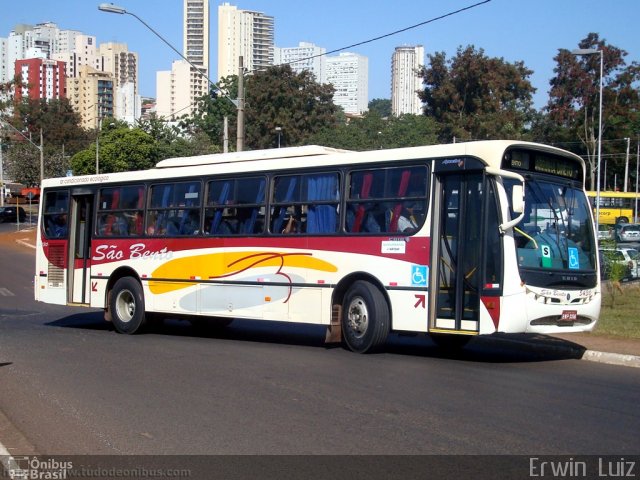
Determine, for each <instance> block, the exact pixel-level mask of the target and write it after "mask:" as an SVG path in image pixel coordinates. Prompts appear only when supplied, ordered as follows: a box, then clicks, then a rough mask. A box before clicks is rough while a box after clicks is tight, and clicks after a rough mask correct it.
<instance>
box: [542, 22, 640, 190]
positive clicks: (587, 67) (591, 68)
mask: <svg viewBox="0 0 640 480" xmlns="http://www.w3.org/2000/svg"><path fill="white" fill-rule="evenodd" d="M578 46H579V48H582V49H594V50H600V51H601V52H602V54H594V55H582V56H576V55H573V54H572V53H571V52H570V51H569V50H566V49H560V50H559V51H558V54H557V55H556V56H555V57H554V60H555V61H556V67H555V68H554V72H555V76H554V77H553V78H552V79H551V81H550V85H551V90H550V92H549V102H548V104H547V107H546V110H547V111H548V114H549V118H550V119H551V121H552V122H554V123H555V124H556V125H557V126H559V127H563V128H565V129H567V130H569V131H570V132H571V133H572V135H573V138H576V137H577V138H579V139H580V141H581V143H582V145H583V147H584V151H586V157H587V162H588V166H589V171H590V174H591V175H590V178H591V190H594V189H595V179H596V175H595V170H596V164H597V161H596V151H597V146H598V145H597V140H598V133H599V132H598V126H599V111H598V108H599V101H600V55H603V57H602V58H603V62H604V63H603V76H602V77H603V78H602V81H603V95H602V97H603V99H602V103H603V109H602V138H603V139H606V138H612V139H616V138H618V139H619V138H624V137H632V136H635V133H636V130H635V125H637V123H636V122H637V120H638V112H639V107H640V98H639V95H638V90H637V88H635V85H636V84H637V82H638V80H640V67H639V65H638V64H637V63H636V62H633V63H632V64H631V65H626V62H625V60H624V57H626V56H627V52H626V51H624V50H622V49H620V48H617V47H615V46H613V45H608V44H607V43H606V40H604V39H602V40H601V39H600V37H599V36H598V34H596V33H589V34H588V35H587V36H586V37H585V38H584V39H583V40H581V41H580V42H579V43H578ZM584 151H583V152H584ZM583 152H580V153H583ZM604 153H606V146H604V145H603V154H604Z"/></svg>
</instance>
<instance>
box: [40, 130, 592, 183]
mask: <svg viewBox="0 0 640 480" xmlns="http://www.w3.org/2000/svg"><path fill="white" fill-rule="evenodd" d="M508 148H529V149H532V150H537V151H541V152H547V153H552V154H558V155H563V156H566V157H569V158H572V159H574V160H575V161H576V162H577V163H579V164H580V165H581V168H582V170H583V172H584V160H583V159H582V158H581V157H579V156H577V155H575V154H573V153H570V152H567V151H565V150H561V149H559V148H556V147H551V146H548V145H543V144H539V143H531V142H523V141H516V140H482V141H474V142H459V143H450V144H439V145H427V146H418V147H405V148H394V149H386V150H385V149H378V150H370V151H361V152H358V151H350V150H339V149H334V148H329V147H322V146H318V145H309V146H303V147H286V148H279V149H278V148H274V149H267V150H250V151H244V152H232V153H219V154H213V155H201V156H195V157H182V158H170V159H166V160H162V161H160V162H158V164H157V165H156V167H155V168H152V169H149V170H137V171H128V172H118V173H101V174H97V175H95V174H92V175H83V176H73V177H60V178H47V179H45V180H44V181H43V187H46V188H48V187H58V186H80V185H90V184H106V183H113V182H125V181H141V180H150V179H156V180H162V179H170V178H171V179H175V178H177V177H182V176H184V177H189V176H198V175H217V174H219V175H224V174H234V173H238V172H246V173H248V172H262V171H267V170H268V171H276V170H285V169H290V168H292V166H295V167H298V168H309V167H317V166H319V165H324V166H329V165H357V164H368V163H372V162H373V163H375V162H389V161H391V162H393V161H404V160H411V159H420V158H423V159H429V158H456V157H460V156H472V157H476V158H479V159H482V160H483V161H484V162H485V163H486V164H487V165H488V166H491V167H495V168H500V166H501V163H502V155H503V154H504V152H505V150H506V149H508ZM320 158H321V159H322V160H320Z"/></svg>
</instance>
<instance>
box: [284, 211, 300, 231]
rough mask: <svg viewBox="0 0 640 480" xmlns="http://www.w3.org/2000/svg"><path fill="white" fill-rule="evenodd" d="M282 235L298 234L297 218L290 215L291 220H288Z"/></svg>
mask: <svg viewBox="0 0 640 480" xmlns="http://www.w3.org/2000/svg"><path fill="white" fill-rule="evenodd" d="M282 233H284V234H289V233H298V220H296V217H294V216H293V215H292V214H290V215H289V218H288V219H287V221H286V223H285V225H284V228H283V229H282Z"/></svg>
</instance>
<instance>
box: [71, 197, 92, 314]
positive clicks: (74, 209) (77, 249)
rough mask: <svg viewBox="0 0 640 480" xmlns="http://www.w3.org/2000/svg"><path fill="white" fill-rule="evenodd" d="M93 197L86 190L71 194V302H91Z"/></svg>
mask: <svg viewBox="0 0 640 480" xmlns="http://www.w3.org/2000/svg"><path fill="white" fill-rule="evenodd" d="M93 204H94V194H93V193H92V192H88V191H87V190H86V189H78V190H77V191H72V192H71V210H70V212H69V213H70V215H69V217H70V218H69V255H68V259H69V265H68V266H67V272H68V279H67V289H68V290H67V298H68V299H69V303H80V304H89V303H90V302H91V231H92V230H93V227H92V223H93Z"/></svg>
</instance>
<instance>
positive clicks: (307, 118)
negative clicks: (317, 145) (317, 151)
mask: <svg viewBox="0 0 640 480" xmlns="http://www.w3.org/2000/svg"><path fill="white" fill-rule="evenodd" d="M245 84H246V89H245V98H246V104H245V125H246V137H245V143H246V145H247V147H248V148H252V149H260V148H273V147H276V146H277V145H278V135H277V134H276V130H275V128H276V127H280V128H281V129H282V130H281V132H282V133H281V144H282V145H283V146H295V145H302V144H304V143H305V142H306V140H307V139H308V138H309V137H310V136H311V135H313V134H314V133H316V132H318V131H320V130H321V129H322V128H323V126H324V125H327V124H333V122H334V120H335V118H336V114H337V112H338V108H337V107H336V106H335V105H334V103H333V92H334V89H333V86H331V85H320V84H318V83H316V81H315V79H314V76H313V74H311V73H310V72H308V71H303V72H301V73H295V72H294V71H293V70H292V69H291V67H290V66H289V65H278V66H275V67H270V68H268V69H266V70H264V71H261V72H257V73H255V74H254V75H251V76H249V77H248V78H247V79H246V82H245Z"/></svg>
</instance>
